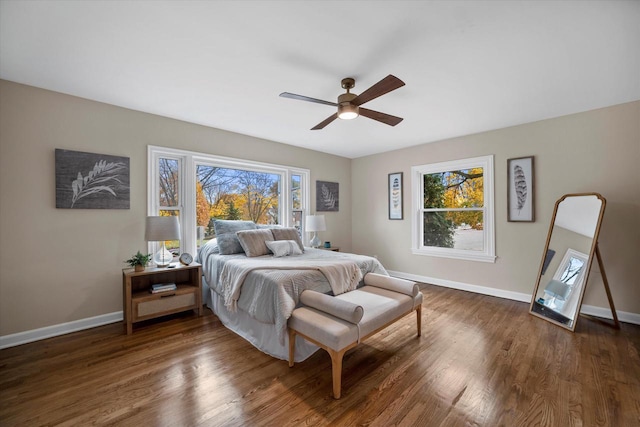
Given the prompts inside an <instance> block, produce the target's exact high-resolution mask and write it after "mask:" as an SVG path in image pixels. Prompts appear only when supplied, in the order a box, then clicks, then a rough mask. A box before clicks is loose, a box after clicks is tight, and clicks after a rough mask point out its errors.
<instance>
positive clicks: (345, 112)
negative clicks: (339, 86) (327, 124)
mask: <svg viewBox="0 0 640 427" xmlns="http://www.w3.org/2000/svg"><path fill="white" fill-rule="evenodd" d="M357 96H358V95H356V94H355V93H349V92H347V93H343V94H342V95H340V96H338V117H340V118H341V119H343V120H351V119H355V118H356V117H358V115H359V114H360V108H359V107H358V106H357V105H353V104H351V101H353V100H354V99H355V98H356V97H357Z"/></svg>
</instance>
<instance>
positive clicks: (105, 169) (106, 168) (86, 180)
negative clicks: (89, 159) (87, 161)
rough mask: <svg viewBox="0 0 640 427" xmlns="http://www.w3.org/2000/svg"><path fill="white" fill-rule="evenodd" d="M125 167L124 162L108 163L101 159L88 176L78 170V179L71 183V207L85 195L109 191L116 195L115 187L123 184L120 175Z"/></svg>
mask: <svg viewBox="0 0 640 427" xmlns="http://www.w3.org/2000/svg"><path fill="white" fill-rule="evenodd" d="M125 167H126V166H125V164H124V163H120V162H118V163H114V162H112V163H107V162H106V161H105V160H100V161H99V162H97V163H96V164H95V166H93V170H91V171H89V174H88V175H87V176H85V177H83V176H82V173H81V172H78V179H76V180H75V181H73V182H72V183H71V188H72V189H73V198H72V199H71V207H73V206H74V205H75V204H76V202H77V201H78V200H80V199H82V198H83V197H87V196H90V195H91V194H95V193H100V192H107V193H109V194H111V195H113V196H114V197H115V196H116V192H115V190H114V187H115V186H116V185H117V184H122V181H121V180H120V179H119V178H118V175H119V172H120V171H121V170H123V169H124V168H125ZM107 184H108V185H107Z"/></svg>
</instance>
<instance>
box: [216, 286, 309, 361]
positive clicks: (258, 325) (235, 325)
mask: <svg viewBox="0 0 640 427" xmlns="http://www.w3.org/2000/svg"><path fill="white" fill-rule="evenodd" d="M207 306H208V307H209V308H210V309H211V310H212V311H213V312H214V313H215V315H216V316H218V319H220V321H221V322H222V324H223V325H224V326H226V327H227V329H230V330H232V331H233V332H235V333H236V334H238V335H240V336H241V337H242V338H244V339H245V340H247V341H249V342H250V343H251V345H253V346H254V347H256V348H257V349H258V350H260V351H262V352H263V353H266V354H268V355H269V356H272V357H275V358H277V359H282V360H289V337H288V336H286V335H285V338H284V345H280V340H279V339H278V335H277V334H276V326H275V325H274V324H269V323H262V322H260V321H258V320H256V319H254V318H252V317H250V316H249V315H248V314H247V313H246V312H244V311H242V310H238V311H237V312H235V313H231V312H230V311H229V310H227V308H226V307H225V306H224V301H223V300H222V297H221V296H220V295H218V294H217V293H216V292H215V291H214V290H213V289H209V298H207ZM318 350H319V347H318V346H316V345H313V344H311V343H310V342H308V341H305V340H304V339H302V338H300V337H296V352H295V356H294V359H295V361H296V362H302V361H303V360H305V359H307V358H308V357H309V356H311V355H312V354H313V353H315V352H316V351H318Z"/></svg>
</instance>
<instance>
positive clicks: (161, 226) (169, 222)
mask: <svg viewBox="0 0 640 427" xmlns="http://www.w3.org/2000/svg"><path fill="white" fill-rule="evenodd" d="M144 235H145V240H146V241H148V242H162V246H161V247H160V250H159V251H158V252H156V254H155V255H154V256H153V262H155V263H156V265H157V266H158V267H166V266H168V265H169V264H170V263H171V261H172V260H173V254H172V253H171V252H169V251H168V250H167V246H166V245H165V241H167V240H180V223H179V222H178V217H177V216H148V217H147V223H146V229H145V234H144Z"/></svg>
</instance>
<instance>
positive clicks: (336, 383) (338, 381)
mask: <svg viewBox="0 0 640 427" xmlns="http://www.w3.org/2000/svg"><path fill="white" fill-rule="evenodd" d="M326 350H327V351H328V352H329V356H331V375H332V377H333V398H334V399H340V395H341V394H342V358H343V357H344V353H345V352H346V349H343V350H341V351H335V350H332V349H330V348H327V349H326Z"/></svg>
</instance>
